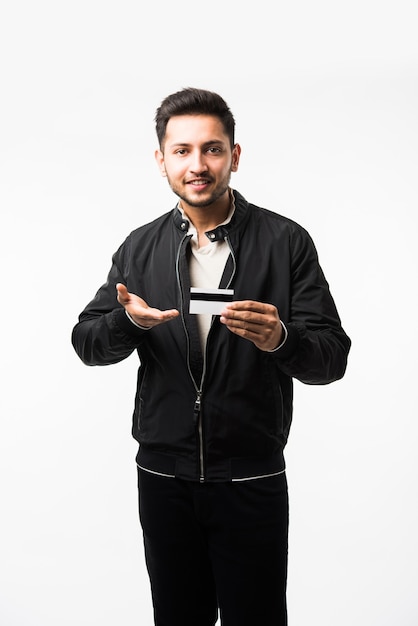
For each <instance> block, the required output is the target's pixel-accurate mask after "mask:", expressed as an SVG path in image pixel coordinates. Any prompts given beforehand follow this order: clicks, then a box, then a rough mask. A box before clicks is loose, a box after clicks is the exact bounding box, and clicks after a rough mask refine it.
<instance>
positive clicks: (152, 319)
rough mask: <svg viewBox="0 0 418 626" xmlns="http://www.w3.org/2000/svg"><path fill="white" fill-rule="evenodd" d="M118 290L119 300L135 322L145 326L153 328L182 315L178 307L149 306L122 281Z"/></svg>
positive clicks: (117, 287)
mask: <svg viewBox="0 0 418 626" xmlns="http://www.w3.org/2000/svg"><path fill="white" fill-rule="evenodd" d="M116 290H117V292H118V296H117V297H118V302H119V303H120V304H121V305H122V306H123V307H124V308H125V311H127V313H129V315H130V316H131V318H132V319H133V320H134V322H136V323H137V324H139V326H142V327H143V328H153V327H154V326H158V324H163V323H164V322H169V321H170V320H172V319H174V318H175V317H178V315H180V313H179V312H178V311H177V309H168V310H167V311H160V310H159V309H153V308H151V307H149V306H148V304H147V303H146V302H145V300H143V299H142V298H140V297H139V296H136V295H135V294H134V293H129V291H128V290H127V289H126V287H125V285H122V283H118V284H117V285H116Z"/></svg>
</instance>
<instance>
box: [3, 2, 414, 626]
mask: <svg viewBox="0 0 418 626" xmlns="http://www.w3.org/2000/svg"><path fill="white" fill-rule="evenodd" d="M4 4H5V5H6V3H4ZM413 5H414V3H413V2H412V1H411V2H406V1H405V0H398V1H397V2H396V3H395V2H388V1H382V2H377V1H376V2H371V1H370V0H362V1H361V2H360V1H358V0H353V1H352V2H346V3H341V2H335V1H331V0H329V1H325V0H318V1H317V2H308V1H306V0H304V1H303V0H302V1H299V2H293V3H290V2H287V3H284V2H278V3H273V2H267V1H265V0H261V1H258V2H256V3H250V4H247V3H244V2H225V1H224V2H220V1H219V0H213V1H212V2H211V3H204V4H203V5H202V4H201V3H200V4H199V3H194V2H187V1H185V0H180V1H179V2H168V1H163V2H159V3H152V4H151V3H148V2H143V3H140V2H134V1H133V0H127V1H123V0H122V1H119V2H118V3H116V2H109V1H106V0H105V1H102V2H99V1H98V0H83V1H82V2H81V1H80V0H73V1H72V2H56V1H52V0H51V1H49V2H48V1H47V0H39V1H38V2H29V1H19V0H16V1H14V2H9V3H8V4H7V6H4V7H3V8H2V10H1V16H0V59H1V77H0V78H1V83H0V89H1V97H0V107H1V115H0V125H1V128H0V131H1V137H0V178H1V187H0V189H1V197H0V201H1V226H0V236H1V241H0V254H1V265H0V267H1V276H2V289H1V322H2V323H1V328H2V341H1V360H0V363H1V375H0V380H1V389H2V391H1V397H0V402H1V407H0V411H1V427H0V428H1V432H0V487H1V491H0V623H1V624H2V625H3V626H99V625H100V626H111V625H112V626H115V625H123V626H134V625H137V624H140V625H141V626H151V624H152V615H151V602H150V595H149V589H148V579H147V575H146V571H145V566H144V561H143V552H142V538H141V533H140V527H139V522H138V519H137V503H136V497H137V496H136V470H135V463H134V458H135V454H136V444H135V442H134V441H133V440H132V439H131V436H130V426H131V424H130V421H131V413H132V408H133V399H134V390H135V375H136V367H137V361H136V357H135V355H134V356H132V357H131V358H130V359H128V360H127V361H126V362H124V363H122V364H119V365H116V366H112V367H108V368H87V367H85V366H84V365H83V364H82V363H81V361H80V360H79V359H78V357H77V356H76V354H75V352H74V351H73V349H72V347H71V344H70V334H71V329H72V327H73V325H74V324H75V322H76V319H77V315H78V314H79V312H80V311H81V310H82V308H83V307H84V306H85V304H86V303H87V302H88V301H89V300H90V299H91V298H92V297H93V295H94V293H95V291H96V289H97V288H98V287H99V286H100V284H101V283H102V282H103V281H104V280H105V278H106V274H107V271H108V269H109V266H110V259H111V254H112V253H113V252H114V251H115V249H116V248H117V247H118V246H119V244H120V243H121V242H122V240H123V239H124V238H125V236H126V235H127V234H128V232H129V231H130V230H132V229H133V228H135V227H136V226H138V225H140V224H142V223H144V222H146V221H149V220H150V219H152V218H154V217H156V216H157V215H159V214H161V213H163V212H165V211H167V210H169V209H171V208H172V207H173V206H174V202H175V198H174V197H173V195H172V193H171V192H170V190H169V188H168V186H167V183H166V181H165V180H164V179H162V178H161V177H160V175H159V173H158V171H157V168H156V165H155V163H154V159H153V152H154V149H155V148H156V138H155V134H154V122H153V117H154V113H155V109H156V107H157V106H158V105H159V103H160V102H161V100H162V99H163V98H164V97H165V96H166V95H168V94H169V93H171V92H173V91H176V90H178V89H180V88H182V87H186V86H196V87H202V88H208V89H213V90H215V91H218V92H219V93H221V94H222V95H223V96H224V97H225V99H226V100H227V102H228V103H229V105H230V106H231V109H232V111H233V113H234V115H235V117H236V121H237V140H238V141H239V142H240V143H241V145H242V157H241V165H240V171H239V172H238V173H236V174H235V175H233V179H232V185H233V186H234V187H235V188H237V189H238V190H239V191H241V193H242V194H244V196H246V197H247V199H248V200H250V201H252V202H254V203H256V204H259V205H261V206H266V207H267V208H269V209H272V210H274V211H276V212H279V213H282V214H284V215H287V216H289V217H291V218H293V219H295V220H296V221H298V222H300V223H301V224H302V225H303V226H305V227H306V228H307V229H308V230H309V232H310V233H311V235H312V237H313V239H314V241H315V243H316V245H317V248H318V251H319V256H320V261H321V264H322V266H323V269H324V271H325V274H326V276H327V278H328V281H329V283H330V285H331V290H332V293H333V295H334V297H335V300H336V302H337V306H338V309H339V312H340V315H341V317H342V320H343V325H344V327H345V329H346V330H347V332H348V334H349V335H350V336H351V338H352V341H353V347H352V351H351V355H350V361H349V367H348V370H347V374H346V377H345V378H344V379H343V380H342V381H340V382H338V383H335V384H333V385H331V386H326V387H305V386H303V385H301V384H296V388H295V411H294V423H293V427H292V431H291V436H290V440H289V444H288V447H287V464H288V480H289V489H290V503H291V527H290V564H289V585H288V597H289V623H290V626H306V625H307V624H309V626H353V625H354V624H355V625H356V626H416V624H417V623H418V599H417V593H416V592H417V581H418V539H417V536H418V533H417V528H418V514H417V503H416V500H417V478H418V476H417V474H418V462H417V452H416V451H417V430H418V429H417V423H416V421H417V417H418V416H417V409H416V373H417V347H418V346H417V339H416V337H417V329H416V324H417V322H416V313H417V307H416V280H417V277H416V275H417V263H416V258H417V256H416V250H417V239H416V211H417V187H416V185H417V165H418V156H417V141H418V132H417V131H418V129H417V111H418V81H417V79H418V72H417V69H418V65H417V64H418V45H417V36H416V19H415V15H414V12H413V9H412V7H413ZM255 626H261V625H255Z"/></svg>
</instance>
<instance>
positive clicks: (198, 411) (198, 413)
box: [176, 234, 236, 483]
mask: <svg viewBox="0 0 418 626" xmlns="http://www.w3.org/2000/svg"><path fill="white" fill-rule="evenodd" d="M187 237H188V235H187V234H186V235H185V236H184V237H183V239H182V240H181V241H180V244H179V247H178V249H177V256H176V277H177V285H178V288H179V291H180V295H181V298H180V301H181V320H182V324H183V329H184V333H185V335H186V342H187V369H188V372H189V376H190V379H191V381H192V383H193V386H194V388H195V391H196V400H195V403H194V415H193V421H194V424H195V426H196V427H197V432H198V439H199V480H200V482H201V483H203V482H205V466H204V458H203V423H202V407H201V401H202V392H203V383H204V379H205V374H206V354H207V350H206V348H205V350H204V354H203V371H202V378H201V381H200V387H199V385H197V384H196V381H195V379H194V376H193V373H192V370H191V367H190V341H189V333H188V332H187V328H186V324H185V321H184V309H183V292H182V288H181V280H180V271H179V259H180V250H181V247H182V245H183V242H184V241H185V239H187ZM225 241H226V243H227V244H228V247H229V250H230V252H231V256H232V260H233V271H232V274H231V278H230V279H229V281H228V285H227V288H229V286H230V284H231V282H232V279H233V278H234V275H235V271H236V260H235V254H234V251H233V249H232V246H231V244H230V242H229V238H228V236H226V237H225ZM212 324H213V321H212ZM212 324H211V327H212ZM209 332H210V329H209Z"/></svg>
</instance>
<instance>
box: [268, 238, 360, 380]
mask: <svg viewBox="0 0 418 626" xmlns="http://www.w3.org/2000/svg"><path fill="white" fill-rule="evenodd" d="M279 314H280V311H279ZM283 322H284V323H285V325H286V328H287V331H288V337H287V340H286V342H285V344H284V345H283V347H282V348H281V349H279V350H277V351H276V352H275V353H274V358H275V359H277V360H278V364H279V367H280V369H281V370H282V371H283V372H284V373H286V374H287V375H289V376H292V377H294V378H296V379H298V380H300V381H301V382H303V383H306V384H312V385H321V384H322V385H324V384H327V383H331V382H333V381H335V380H338V379H340V378H342V377H343V376H344V373H345V370H346V367H347V358H348V353H349V351H350V346H351V340H350V338H349V337H348V336H347V334H346V333H345V331H344V330H343V328H342V326H341V321H340V317H339V315H338V312H337V309H336V306H335V303H334V300H333V297H332V295H331V293H330V290H329V286H328V283H327V281H326V279H325V276H324V274H323V272H322V269H321V267H320V264H319V261H318V255H317V252H316V248H315V245H314V243H313V241H312V239H311V237H310V236H309V234H308V233H307V232H306V231H305V230H304V229H302V228H301V229H300V230H296V231H295V232H294V233H293V237H292V241H291V283H290V314H289V319H288V320H283Z"/></svg>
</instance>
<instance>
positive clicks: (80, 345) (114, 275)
mask: <svg viewBox="0 0 418 626" xmlns="http://www.w3.org/2000/svg"><path fill="white" fill-rule="evenodd" d="M127 246H128V244H127V242H125V244H122V246H121V247H120V248H119V250H118V251H117V252H116V253H115V254H114V255H113V263H112V267H111V269H110V272H109V275H108V278H107V281H106V283H105V284H104V285H102V287H100V289H99V290H98V292H97V293H96V295H95V297H94V298H93V300H92V301H91V302H90V303H89V304H88V305H87V306H86V308H85V309H84V310H83V311H82V313H81V314H80V315H79V318H78V323H77V324H76V325H75V326H74V328H73V331H72V336H71V340H72V344H73V346H74V349H75V351H76V352H77V354H78V356H79V357H80V359H81V360H82V361H83V363H85V364H86V365H110V364H112V363H118V362H119V361H122V360H123V359H125V358H126V357H128V356H129V355H130V354H131V353H132V352H133V351H134V350H135V349H136V348H137V347H138V346H139V345H140V343H141V341H142V339H143V337H144V335H145V333H146V332H147V331H145V330H141V329H140V328H138V327H137V326H135V324H133V323H132V322H131V321H130V320H129V319H128V317H127V315H126V313H125V309H124V308H123V306H122V305H121V304H119V302H118V301H117V293H116V284H117V283H119V282H120V283H123V284H126V274H127V272H126V271H123V269H121V268H123V267H124V262H123V259H124V254H125V252H126V251H125V248H126V247H127Z"/></svg>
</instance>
